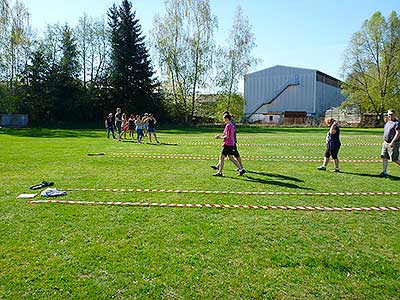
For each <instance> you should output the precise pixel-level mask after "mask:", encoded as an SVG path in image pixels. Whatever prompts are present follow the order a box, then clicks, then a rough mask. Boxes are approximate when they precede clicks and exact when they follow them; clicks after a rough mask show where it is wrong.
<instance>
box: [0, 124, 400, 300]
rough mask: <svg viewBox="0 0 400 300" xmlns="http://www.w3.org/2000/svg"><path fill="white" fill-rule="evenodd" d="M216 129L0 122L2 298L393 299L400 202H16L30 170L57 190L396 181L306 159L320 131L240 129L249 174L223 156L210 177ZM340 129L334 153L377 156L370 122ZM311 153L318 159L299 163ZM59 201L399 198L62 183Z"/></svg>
mask: <svg viewBox="0 0 400 300" xmlns="http://www.w3.org/2000/svg"><path fill="white" fill-rule="evenodd" d="M221 131H222V127H221V128H208V129H204V128H199V129H193V128H192V129H179V130H178V129H174V130H160V131H159V132H158V134H159V138H160V141H161V142H162V144H160V145H156V144H148V143H146V144H142V145H138V144H136V143H133V142H116V141H115V140H107V139H106V138H105V132H104V131H101V130H98V131H96V130H56V129H20V130H11V129H3V130H1V131H0V170H1V171H0V174H1V181H0V299H400V280H399V279H400V230H399V229H400V212H396V211H392V212H390V211H389V212H374V211H371V212H329V211H323V212H317V211H291V210H290V211H285V210H249V209H247V210H246V209H217V208H157V207H153V208H149V207H122V206H78V205H64V204H35V205H32V204H28V203H27V202H26V201H25V200H21V199H16V196H17V195H19V194H21V193H28V192H29V187H30V186H31V185H33V184H36V183H40V182H41V181H42V180H47V181H53V182H55V186H54V187H56V188H58V189H59V190H63V189H74V188H132V189H138V188H143V189H183V190H209V191H237V192H254V191H258V192H383V191H386V192H399V191H400V190H399V187H400V167H397V166H395V165H394V164H390V165H389V173H390V175H391V176H390V177H389V178H386V179H383V178H379V177H377V174H379V173H380V172H381V164H380V163H376V162H343V163H342V164H341V170H342V172H341V173H331V172H329V171H325V172H324V171H318V170H316V167H318V166H319V165H320V164H321V162H320V161H322V156H323V154H324V142H325V134H326V131H327V129H325V128H324V129H304V128H298V129H296V128H290V129H282V128H240V127H239V128H238V141H239V143H240V144H245V145H240V146H239V151H240V153H241V155H242V156H243V158H244V159H243V161H244V166H245V168H246V169H247V171H248V172H247V173H246V174H245V175H244V176H243V177H238V176H237V175H236V173H237V172H236V171H235V169H234V167H233V165H232V164H231V163H230V162H227V163H226V166H225V171H224V175H225V176H224V177H222V178H215V177H212V176H211V175H212V174H213V172H215V171H213V170H212V169H211V168H210V165H212V164H215V163H216V161H215V160H213V159H212V157H217V156H218V155H219V153H220V150H221V149H220V146H219V145H218V143H220V141H216V140H215V139H214V138H213V136H214V135H215V134H216V133H220V132H221ZM341 140H342V143H343V146H342V149H341V151H340V153H339V156H340V158H341V159H343V160H345V159H349V160H350V159H353V160H354V159H356V160H376V159H379V154H380V146H379V144H380V143H381V140H382V129H349V128H343V129H342V138H341ZM146 141H147V140H146ZM196 142H203V144H196ZM278 144H279V145H278ZM88 153H105V155H102V156H88V155H87V154H88ZM169 154H173V155H176V154H179V155H181V156H178V158H175V157H172V158H170V157H166V156H167V155H169ZM185 154H186V156H185ZM160 155H161V156H160ZM140 156H154V157H140ZM157 156H160V157H157ZM281 156H287V157H281ZM300 156H304V157H303V158H299V157H300ZM246 157H247V158H248V159H247V160H246ZM189 158H196V159H189ZM315 159H317V160H320V161H318V162H310V161H303V160H315ZM331 169H333V166H332V165H330V166H329V170H331ZM35 199H39V197H36V198H35ZM59 199H65V200H82V201H129V202H157V203H165V202H168V203H219V204H222V203H223V204H247V205H250V204H254V205H309V206H327V207H372V206H400V196H398V195H397V196H396V195H386V196H378V195H375V196H301V195H274V196H268V195H261V196H260V195H217V194H198V193H143V192H126V193H124V192H119V193H118V192H103V191H97V192H93V191H68V195H67V196H64V197H61V198H59Z"/></svg>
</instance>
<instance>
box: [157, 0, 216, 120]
mask: <svg viewBox="0 0 400 300" xmlns="http://www.w3.org/2000/svg"><path fill="white" fill-rule="evenodd" d="M165 7H166V12H165V15H164V16H156V17H155V19H154V26H153V31H152V34H153V44H154V48H155V51H156V53H157V57H158V61H159V65H160V70H161V71H162V73H163V78H164V88H165V89H167V90H169V91H171V94H172V97H173V99H174V103H175V107H176V109H177V111H178V113H182V114H183V115H184V118H185V121H188V119H189V117H193V116H194V114H195V110H196V96H197V93H198V91H199V89H201V88H203V87H205V86H206V84H207V75H208V73H209V72H211V70H212V64H213V52H214V38H213V37H214V31H215V29H216V27H217V19H216V17H215V16H213V15H212V13H211V7H210V2H209V1H208V0H166V1H165Z"/></svg>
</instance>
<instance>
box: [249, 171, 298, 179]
mask: <svg viewBox="0 0 400 300" xmlns="http://www.w3.org/2000/svg"><path fill="white" fill-rule="evenodd" d="M246 173H250V174H258V175H264V176H268V177H275V178H280V179H283V180H291V181H294V182H304V180H301V179H298V178H295V177H290V176H286V175H281V174H272V173H265V172H259V171H247V170H246Z"/></svg>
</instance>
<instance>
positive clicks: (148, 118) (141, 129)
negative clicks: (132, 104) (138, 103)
mask: <svg viewBox="0 0 400 300" xmlns="http://www.w3.org/2000/svg"><path fill="white" fill-rule="evenodd" d="M156 123H157V120H156V118H154V116H153V114H151V113H145V114H144V115H143V117H142V116H140V115H136V116H135V115H134V114H131V115H130V116H129V119H128V118H127V115H126V113H122V111H121V108H117V109H116V112H115V114H114V115H113V113H111V112H110V113H109V114H108V116H107V119H106V120H105V122H104V126H105V127H106V129H107V138H108V139H109V138H110V133H112V136H113V138H114V139H117V140H118V141H121V139H122V138H124V139H126V138H127V137H126V135H127V133H128V132H129V137H130V138H131V139H132V140H134V139H135V133H136V140H137V143H138V144H141V143H142V142H143V137H145V136H148V137H149V140H150V143H152V138H151V137H152V136H153V137H154V139H155V141H156V142H157V143H160V142H159V141H158V139H157V135H156V127H155V125H156ZM114 129H116V130H117V137H115V133H114Z"/></svg>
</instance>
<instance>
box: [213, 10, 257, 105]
mask: <svg viewBox="0 0 400 300" xmlns="http://www.w3.org/2000/svg"><path fill="white" fill-rule="evenodd" d="M255 47H256V43H255V36H254V34H253V33H252V31H251V25H250V22H249V19H248V17H247V16H245V15H244V14H243V10H242V8H241V7H240V6H238V7H237V9H236V13H235V16H234V19H233V25H232V28H231V30H230V32H229V38H228V40H227V46H225V47H220V48H219V49H218V55H217V78H216V84H217V86H218V87H219V89H220V91H221V92H222V94H223V97H222V100H223V101H224V102H225V105H224V106H225V110H231V108H232V103H231V101H232V99H233V98H235V99H239V98H238V97H237V96H238V95H236V96H235V97H233V96H234V95H235V94H237V92H238V87H239V82H240V80H242V79H243V77H244V75H245V74H246V73H248V71H249V70H250V69H251V68H253V67H255V66H256V65H257V64H258V63H259V60H258V59H256V58H254V57H253V56H252V52H253V50H254V48H255Z"/></svg>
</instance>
